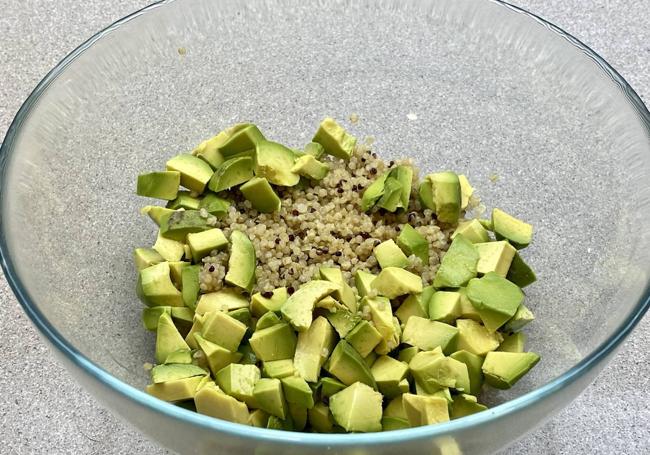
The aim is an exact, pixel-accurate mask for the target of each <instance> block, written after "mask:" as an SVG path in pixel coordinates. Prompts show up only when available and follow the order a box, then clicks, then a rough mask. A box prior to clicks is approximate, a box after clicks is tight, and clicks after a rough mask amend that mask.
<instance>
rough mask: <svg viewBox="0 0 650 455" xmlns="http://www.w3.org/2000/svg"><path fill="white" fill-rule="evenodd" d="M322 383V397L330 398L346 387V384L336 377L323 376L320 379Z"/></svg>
mask: <svg viewBox="0 0 650 455" xmlns="http://www.w3.org/2000/svg"><path fill="white" fill-rule="evenodd" d="M319 385H320V394H321V397H323V398H329V397H331V396H332V395H334V394H335V393H338V392H340V391H341V390H343V389H345V387H346V386H345V384H343V383H342V382H341V381H337V380H336V379H334V378H327V377H325V378H321V379H320V381H319Z"/></svg>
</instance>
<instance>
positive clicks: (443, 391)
mask: <svg viewBox="0 0 650 455" xmlns="http://www.w3.org/2000/svg"><path fill="white" fill-rule="evenodd" d="M415 390H416V392H417V395H424V396H427V397H438V398H443V399H445V400H447V403H449V404H451V403H453V401H454V399H453V398H452V396H451V392H450V391H449V388H448V387H441V388H439V389H438V390H436V391H434V392H432V393H426V392H423V391H421V390H418V383H415Z"/></svg>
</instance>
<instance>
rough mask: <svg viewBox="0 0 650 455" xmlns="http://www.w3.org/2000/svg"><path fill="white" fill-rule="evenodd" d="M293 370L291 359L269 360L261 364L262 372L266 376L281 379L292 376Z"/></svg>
mask: <svg viewBox="0 0 650 455" xmlns="http://www.w3.org/2000/svg"><path fill="white" fill-rule="evenodd" d="M295 372H296V369H295V367H294V366H293V359H284V360H271V361H268V362H264V363H263V366H262V373H264V376H266V377H268V378H277V379H282V378H286V377H287V376H293V375H294V373H295Z"/></svg>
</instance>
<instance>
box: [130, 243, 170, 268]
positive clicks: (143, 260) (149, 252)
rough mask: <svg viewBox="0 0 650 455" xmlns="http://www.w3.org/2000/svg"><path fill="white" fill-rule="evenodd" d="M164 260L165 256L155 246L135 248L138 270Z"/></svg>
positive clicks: (135, 260) (135, 261) (134, 253)
mask: <svg viewBox="0 0 650 455" xmlns="http://www.w3.org/2000/svg"><path fill="white" fill-rule="evenodd" d="M164 261H165V258H163V257H162V256H161V255H160V253H158V252H157V251H156V250H154V249H153V248H136V249H135V250H133V262H134V263H135V268H136V270H137V271H138V272H139V271H140V270H142V269H146V268H147V267H151V266H152V265H156V264H160V263H161V262H164Z"/></svg>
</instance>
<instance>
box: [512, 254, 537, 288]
mask: <svg viewBox="0 0 650 455" xmlns="http://www.w3.org/2000/svg"><path fill="white" fill-rule="evenodd" d="M506 278H507V279H508V281H512V282H513V283H515V284H516V285H517V286H519V287H520V288H525V287H526V286H528V285H529V284H532V283H534V282H535V281H537V277H536V276H535V272H534V271H533V269H532V268H530V266H529V265H528V264H526V262H525V261H524V260H523V259H522V257H521V256H520V255H519V253H515V255H514V257H513V258H512V262H511V263H510V268H509V269H508V274H507V275H506Z"/></svg>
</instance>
